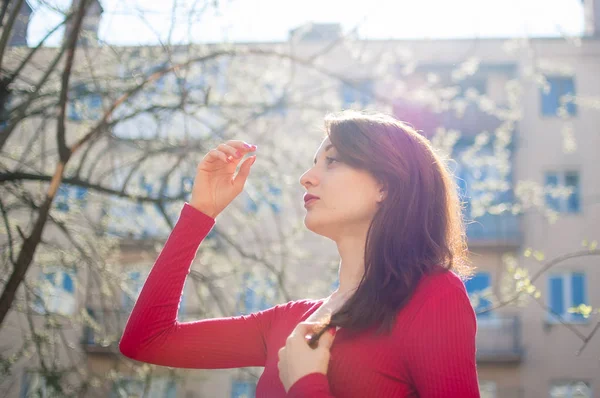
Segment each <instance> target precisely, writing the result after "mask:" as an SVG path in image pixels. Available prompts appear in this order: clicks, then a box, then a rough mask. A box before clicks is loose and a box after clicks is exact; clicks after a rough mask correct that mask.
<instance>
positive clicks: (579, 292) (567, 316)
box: [547, 272, 588, 322]
mask: <svg viewBox="0 0 600 398" xmlns="http://www.w3.org/2000/svg"><path fill="white" fill-rule="evenodd" d="M586 285H587V283H586V276H585V274H584V273H582V272H572V273H564V274H553V275H550V276H549V277H548V295H547V297H548V306H549V307H550V309H551V310H552V312H551V313H550V314H548V315H549V320H550V321H551V322H556V321H557V318H556V316H555V315H554V314H558V315H560V316H561V317H562V319H563V320H565V321H568V322H582V321H584V319H585V318H584V316H583V315H582V314H577V313H572V312H569V309H570V308H574V307H578V306H580V305H587V304H588V302H587V286H586Z"/></svg>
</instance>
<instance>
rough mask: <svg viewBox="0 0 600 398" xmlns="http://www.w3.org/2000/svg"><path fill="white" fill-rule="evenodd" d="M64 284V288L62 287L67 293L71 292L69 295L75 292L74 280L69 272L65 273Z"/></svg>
mask: <svg viewBox="0 0 600 398" xmlns="http://www.w3.org/2000/svg"><path fill="white" fill-rule="evenodd" d="M62 284H63V286H62V287H63V290H64V291H65V292H69V293H74V292H75V288H74V285H73V278H72V277H71V275H69V274H68V273H67V272H63V280H62Z"/></svg>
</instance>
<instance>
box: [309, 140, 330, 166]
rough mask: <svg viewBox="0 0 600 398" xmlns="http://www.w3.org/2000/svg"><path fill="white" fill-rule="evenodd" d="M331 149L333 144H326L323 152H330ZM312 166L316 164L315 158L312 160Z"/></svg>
mask: <svg viewBox="0 0 600 398" xmlns="http://www.w3.org/2000/svg"><path fill="white" fill-rule="evenodd" d="M331 148H333V144H328V145H327V146H326V147H325V152H327V151H328V150H330V149H331ZM313 164H317V158H316V157H315V158H314V160H313Z"/></svg>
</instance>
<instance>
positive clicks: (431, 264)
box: [325, 111, 472, 333]
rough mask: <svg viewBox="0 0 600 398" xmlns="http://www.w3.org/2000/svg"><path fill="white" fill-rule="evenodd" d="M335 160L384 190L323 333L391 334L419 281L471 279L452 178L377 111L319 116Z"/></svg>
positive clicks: (421, 142) (401, 126)
mask: <svg viewBox="0 0 600 398" xmlns="http://www.w3.org/2000/svg"><path fill="white" fill-rule="evenodd" d="M325 133H326V136H328V137H329V140H330V141H331V143H332V144H333V146H334V148H335V149H336V151H337V154H338V158H339V159H340V160H341V161H342V162H344V163H346V164H348V165H349V166H350V167H354V168H357V169H360V170H365V171H368V172H369V173H370V174H371V175H373V176H374V177H375V178H376V179H377V180H378V181H379V182H380V183H382V184H383V185H384V187H385V191H386V193H385V196H384V200H383V201H382V202H381V203H380V205H379V206H380V207H379V209H378V211H377V213H376V214H375V216H374V217H373V220H372V222H371V225H370V227H369V230H368V233H367V240H366V245H365V258H364V263H365V273H364V276H363V278H362V280H361V282H360V284H359V286H358V288H357V290H356V291H355V292H354V293H353V295H352V296H351V297H350V298H349V299H348V300H347V301H346V302H345V303H344V305H343V306H342V307H341V308H340V309H339V310H338V311H337V312H335V313H333V314H332V316H331V319H330V323H329V325H328V326H329V327H335V326H339V327H343V328H347V329H350V330H355V331H359V330H364V329H367V328H370V327H371V326H378V333H381V332H382V331H387V332H389V331H391V329H392V327H393V325H394V321H395V319H396V315H397V313H398V311H399V310H400V309H401V308H402V307H403V306H404V305H406V303H407V301H408V300H409V299H410V297H411V295H412V293H413V292H414V290H415V287H416V286H417V283H418V282H419V281H420V279H421V278H422V277H423V276H424V275H426V274H428V273H430V272H433V271H434V270H436V269H438V270H442V271H444V269H446V270H451V271H453V272H455V273H457V274H458V275H459V276H461V277H467V276H469V275H470V274H471V272H472V268H471V267H470V266H469V264H468V261H467V245H466V235H465V227H464V222H463V218H462V211H461V210H462V209H461V203H460V200H459V195H458V190H457V187H456V184H455V182H454V178H453V177H452V175H451V174H450V172H449V171H448V169H447V165H446V162H445V161H444V160H443V159H442V158H441V157H440V156H438V155H437V154H436V153H435V152H434V150H433V148H432V146H431V144H430V143H429V141H428V140H427V138H425V137H424V136H423V135H421V134H419V133H418V132H417V131H416V130H415V129H413V128H412V127H410V126H409V125H407V124H405V123H403V122H401V121H398V120H397V119H395V118H393V117H391V116H388V115H385V114H382V113H367V112H357V111H343V112H340V113H334V114H330V115H328V116H327V117H326V118H325Z"/></svg>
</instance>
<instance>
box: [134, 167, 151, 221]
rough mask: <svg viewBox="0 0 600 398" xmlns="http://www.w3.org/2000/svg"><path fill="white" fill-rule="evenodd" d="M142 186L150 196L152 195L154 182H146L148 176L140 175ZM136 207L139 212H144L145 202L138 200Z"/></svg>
mask: <svg viewBox="0 0 600 398" xmlns="http://www.w3.org/2000/svg"><path fill="white" fill-rule="evenodd" d="M140 187H141V188H142V190H143V191H144V192H145V195H146V196H147V197H148V198H149V197H151V196H152V184H150V183H148V182H146V176H143V175H142V176H140ZM136 209H137V213H138V214H144V204H143V203H142V202H138V204H137V208H136Z"/></svg>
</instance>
